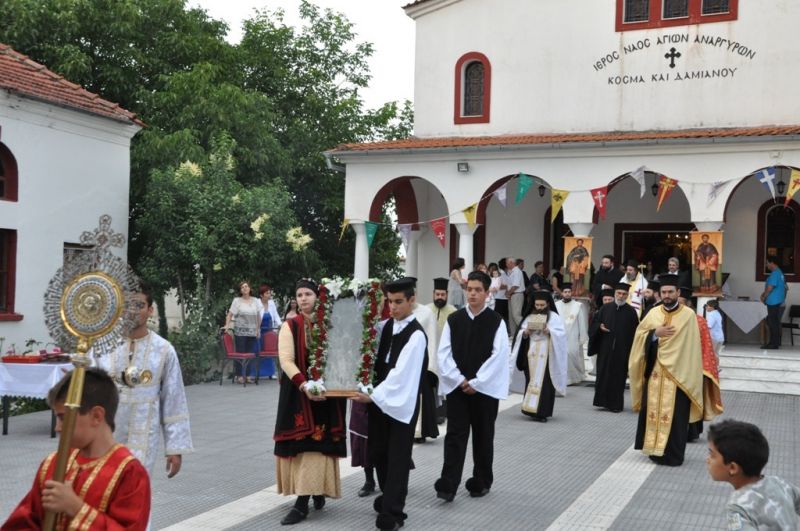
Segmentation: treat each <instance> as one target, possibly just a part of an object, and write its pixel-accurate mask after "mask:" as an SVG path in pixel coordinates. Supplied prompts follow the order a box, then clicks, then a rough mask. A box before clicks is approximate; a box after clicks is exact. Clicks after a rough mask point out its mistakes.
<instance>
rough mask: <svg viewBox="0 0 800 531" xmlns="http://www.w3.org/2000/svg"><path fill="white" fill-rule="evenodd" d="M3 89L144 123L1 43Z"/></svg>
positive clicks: (113, 117)
mask: <svg viewBox="0 0 800 531" xmlns="http://www.w3.org/2000/svg"><path fill="white" fill-rule="evenodd" d="M0 89H5V90H7V91H9V92H13V93H16V94H19V95H20V96H24V97H27V98H32V99H37V100H40V101H45V102H47V103H52V104H55V105H59V106H62V107H67V108H70V109H75V110H79V111H83V112H87V113H90V114H95V115H98V116H103V117H105V118H111V119H113V120H118V121H122V122H129V123H135V124H138V125H144V124H143V123H142V122H141V121H140V120H139V119H137V118H136V115H135V114H134V113H132V112H130V111H126V110H125V109H123V108H122V107H120V106H119V105H117V104H116V103H112V102H110V101H108V100H104V99H103V98H101V97H100V96H98V95H97V94H93V93H91V92H89V91H88V90H86V89H84V88H83V87H81V86H79V85H76V84H75V83H71V82H70V81H67V80H66V79H64V78H63V77H61V76H59V75H58V74H56V73H55V72H53V71H51V70H48V69H47V68H46V67H44V66H43V65H40V64H39V63H37V62H36V61H33V60H32V59H30V58H29V57H28V56H26V55H23V54H21V53H19V52H17V51H15V50H13V49H12V48H11V47H10V46H8V45H5V44H0Z"/></svg>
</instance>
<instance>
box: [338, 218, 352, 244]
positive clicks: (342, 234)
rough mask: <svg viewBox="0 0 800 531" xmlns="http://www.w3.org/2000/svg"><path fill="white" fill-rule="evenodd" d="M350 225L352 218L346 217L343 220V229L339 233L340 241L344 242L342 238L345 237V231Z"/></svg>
mask: <svg viewBox="0 0 800 531" xmlns="http://www.w3.org/2000/svg"><path fill="white" fill-rule="evenodd" d="M348 225H350V220H349V219H347V218H345V219H343V220H342V231H341V232H340V233H339V243H342V238H344V231H345V230H346V229H347V226H348Z"/></svg>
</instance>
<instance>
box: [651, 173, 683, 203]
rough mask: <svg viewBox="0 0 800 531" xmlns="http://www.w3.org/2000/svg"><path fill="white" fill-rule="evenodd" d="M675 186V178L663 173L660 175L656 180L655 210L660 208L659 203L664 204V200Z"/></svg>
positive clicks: (676, 184)
mask: <svg viewBox="0 0 800 531" xmlns="http://www.w3.org/2000/svg"><path fill="white" fill-rule="evenodd" d="M676 186H678V180H677V179H670V178H669V177H667V176H665V175H662V176H661V178H660V179H659V180H658V205H656V212H658V211H659V210H661V205H663V204H664V201H666V200H667V198H668V197H669V196H670V194H671V193H672V190H673V189H674V188H675V187H676Z"/></svg>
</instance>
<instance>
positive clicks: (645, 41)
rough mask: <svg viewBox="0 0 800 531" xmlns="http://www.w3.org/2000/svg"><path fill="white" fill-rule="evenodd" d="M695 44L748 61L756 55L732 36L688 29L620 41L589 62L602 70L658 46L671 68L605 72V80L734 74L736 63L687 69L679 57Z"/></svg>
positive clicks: (661, 79) (664, 79) (673, 79)
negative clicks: (624, 42) (717, 66)
mask: <svg viewBox="0 0 800 531" xmlns="http://www.w3.org/2000/svg"><path fill="white" fill-rule="evenodd" d="M694 45H701V46H706V47H712V48H719V49H722V50H725V51H726V52H728V53H730V54H732V55H738V56H740V57H743V58H745V59H748V60H751V61H752V60H753V59H755V57H756V51H755V50H753V49H752V48H750V47H748V46H746V45H744V44H742V43H740V42H738V41H735V40H732V39H726V38H724V37H720V36H716V35H695V36H694V37H692V36H690V35H689V34H688V33H670V34H667V35H660V36H658V37H655V38H650V37H645V38H642V39H639V40H637V41H635V42H631V43H628V44H625V45H623V46H622V49H621V50H612V51H609V52H608V53H606V54H605V55H602V56H601V57H599V58H598V59H597V60H596V61H595V62H594V64H592V68H594V70H595V72H601V71H603V70H605V69H607V68H608V67H610V66H612V65H614V64H615V63H618V62H620V61H622V59H623V58H624V57H625V56H627V55H631V54H636V53H640V52H642V51H645V50H655V49H657V48H660V49H663V50H664V53H663V54H659V55H658V57H662V56H663V57H664V58H665V60H666V61H665V63H664V65H665V66H666V67H667V68H669V69H670V70H671V71H669V72H663V73H661V72H659V73H642V74H636V73H626V74H625V75H611V76H608V84H609V85H635V84H645V83H670V82H676V81H690V80H697V79H715V78H721V79H732V78H734V77H735V75H736V71H737V70H738V67H719V68H703V69H695V70H687V69H686V67H685V60H684V62H683V63H682V62H681V57H685V52H686V51H687V48H689V47H691V46H694ZM661 68H662V67H659V69H661Z"/></svg>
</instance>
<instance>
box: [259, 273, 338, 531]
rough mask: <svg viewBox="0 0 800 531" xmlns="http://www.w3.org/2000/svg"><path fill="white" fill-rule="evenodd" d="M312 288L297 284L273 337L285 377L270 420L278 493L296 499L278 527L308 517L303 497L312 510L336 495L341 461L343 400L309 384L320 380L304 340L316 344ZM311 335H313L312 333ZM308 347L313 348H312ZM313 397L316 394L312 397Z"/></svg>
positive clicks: (314, 287) (314, 289)
mask: <svg viewBox="0 0 800 531" xmlns="http://www.w3.org/2000/svg"><path fill="white" fill-rule="evenodd" d="M317 293H318V289H317V285H316V284H315V283H314V282H313V281H312V280H308V279H302V280H300V281H298V282H297V286H296V288H295V297H296V299H297V305H298V309H299V314H298V315H297V316H296V317H294V318H292V319H289V320H287V321H286V322H284V323H283V326H282V327H281V330H280V334H279V336H278V355H279V361H280V364H281V369H282V370H283V372H284V374H285V378H282V379H281V383H280V397H279V399H278V416H277V419H276V421H275V435H274V436H273V439H274V440H275V456H276V461H277V462H276V473H275V475H276V477H277V482H278V493H280V494H284V495H286V496H291V495H297V501H296V502H295V504H294V507H293V508H292V510H291V511H290V512H289V514H287V515H286V516H285V517H284V518H283V520H281V524H283V525H291V524H296V523H298V522H300V521H302V520H304V519H305V518H306V516H308V502H309V498H310V497H313V499H314V509H316V510H320V509H322V508H323V507H324V506H325V497H326V496H327V497H329V498H339V497H340V496H341V478H340V475H339V461H338V460H339V459H340V458H343V457H347V443H346V437H347V428H346V426H345V399H343V398H326V396H325V393H324V391H322V392H318V387H317V386H316V385H314V383H315V381H318V380H321V379H322V374H321V373H320V372H319V368H318V367H316V366H310V365H312V363H311V362H310V358H312V359H313V355H316V354H317V353H314V352H310V348H309V342H311V343H314V341H315V339H316V340H317V341H318V340H319V336H318V330H319V328H318V326H317V323H316V321H317V317H316V315H315V308H316V301H317ZM312 332H313V334H312ZM312 348H313V345H312ZM315 393H316V394H315Z"/></svg>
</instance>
